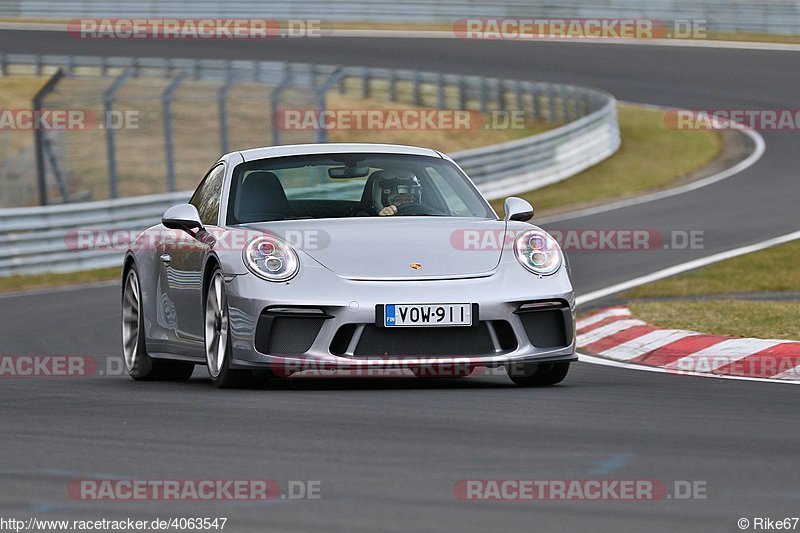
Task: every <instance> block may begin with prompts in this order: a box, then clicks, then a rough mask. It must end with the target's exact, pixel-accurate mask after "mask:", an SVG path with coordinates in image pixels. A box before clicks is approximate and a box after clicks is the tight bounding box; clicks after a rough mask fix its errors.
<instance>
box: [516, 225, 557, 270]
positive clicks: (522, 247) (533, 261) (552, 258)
mask: <svg viewBox="0 0 800 533" xmlns="http://www.w3.org/2000/svg"><path fill="white" fill-rule="evenodd" d="M514 251H515V253H516V255H517V260H518V261H519V262H520V263H522V266H524V267H525V268H527V269H528V270H530V271H531V272H533V273H534V274H539V275H540V276H546V275H548V274H552V273H554V272H555V271H556V270H558V269H559V267H561V263H562V262H563V258H562V255H561V248H560V247H559V246H558V243H557V242H556V240H555V239H554V238H553V237H552V236H550V234H549V233H547V232H545V231H542V230H540V229H533V230H528V231H524V232H522V233H520V234H519V235H517V239H516V240H515V241H514Z"/></svg>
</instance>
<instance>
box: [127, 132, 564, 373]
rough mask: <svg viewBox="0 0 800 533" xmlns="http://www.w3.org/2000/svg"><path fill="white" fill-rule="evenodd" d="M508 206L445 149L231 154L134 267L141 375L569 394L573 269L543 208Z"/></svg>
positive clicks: (134, 357)
mask: <svg viewBox="0 0 800 533" xmlns="http://www.w3.org/2000/svg"><path fill="white" fill-rule="evenodd" d="M504 211H505V213H504V216H503V217H499V216H498V215H497V214H496V213H495V211H494V210H493V209H492V207H491V205H490V204H489V203H488V202H487V201H486V200H485V199H484V198H483V196H482V195H481V194H480V192H479V191H478V189H477V187H476V186H475V185H474V183H473V182H472V181H471V180H470V178H469V177H468V176H467V175H466V174H465V172H464V171H463V170H462V169H461V168H460V167H459V166H458V165H457V164H456V163H455V162H454V161H453V160H452V159H451V158H450V157H448V156H446V155H444V154H442V153H440V152H438V151H436V150H431V149H425V148H416V147H410V146H395V145H381V144H308V145H294V146H277V147H268V148H257V149H252V150H243V151H238V152H232V153H229V154H226V155H224V156H222V158H221V159H219V161H218V162H217V163H216V164H215V165H214V166H213V167H212V168H211V170H209V172H208V173H207V174H206V176H205V177H204V178H203V180H202V181H201V182H200V184H199V186H198V187H197V190H196V191H195V192H194V194H193V195H192V197H191V200H190V201H189V203H187V204H182V205H177V206H174V207H171V208H170V209H168V210H167V211H166V213H164V216H163V218H162V219H161V223H160V224H158V225H155V226H153V227H151V228H149V229H146V230H145V231H143V232H142V233H141V234H139V235H138V237H137V238H136V239H135V241H134V242H132V243H131V246H130V247H129V249H128V250H127V252H126V254H125V259H124V266H123V277H122V341H123V353H124V359H125V367H126V369H127V372H128V374H129V375H130V376H131V377H132V378H134V379H136V380H154V379H162V380H163V379H172V380H184V379H189V378H190V377H191V375H192V372H193V369H194V367H195V365H206V366H207V367H208V373H209V374H210V376H211V380H212V382H213V383H214V384H215V385H216V386H218V387H221V388H228V387H237V386H242V385H245V384H248V383H252V382H254V380H257V381H259V382H262V383H270V382H272V380H274V379H280V378H285V377H288V376H289V375H291V374H293V373H297V372H308V371H311V370H316V371H319V372H320V374H322V375H329V374H330V373H333V374H335V373H336V372H347V371H354V370H365V369H366V370H369V371H373V370H381V369H398V368H399V369H402V371H403V372H405V373H406V374H408V371H410V372H411V373H413V374H415V375H417V376H419V377H423V376H426V375H437V376H443V375H452V376H454V377H455V376H464V375H468V374H469V373H470V372H471V371H472V370H474V369H475V368H477V367H484V368H490V369H498V371H500V372H502V371H503V370H502V369H505V371H506V372H507V373H508V376H509V377H510V378H511V380H512V381H513V382H514V383H516V384H518V385H521V386H542V385H553V384H555V383H558V382H560V381H562V380H563V379H564V377H565V376H566V375H567V372H568V370H569V366H570V363H571V362H572V361H575V360H576V356H575V319H574V309H575V302H574V294H573V289H572V284H571V280H570V272H569V265H568V264H567V261H566V258H565V256H564V254H563V252H562V251H561V249H560V247H559V246H558V243H557V242H556V241H555V240H554V239H553V237H552V236H551V235H549V234H548V233H547V232H545V231H543V230H542V229H541V228H539V227H537V226H534V225H532V224H531V223H529V222H528V221H529V220H530V219H531V218H532V217H533V207H532V206H531V205H530V204H529V203H528V202H527V201H525V200H522V199H520V198H514V197H511V198H507V199H506V200H505V203H504ZM443 368H449V369H451V370H452V369H454V368H456V369H461V371H455V372H452V373H451V374H448V373H447V372H437V369H439V370H441V369H443ZM325 372H328V373H327V374H326V373H325Z"/></svg>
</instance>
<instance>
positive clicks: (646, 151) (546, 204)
mask: <svg viewBox="0 0 800 533" xmlns="http://www.w3.org/2000/svg"><path fill="white" fill-rule="evenodd" d="M618 111H619V126H620V135H621V137H622V146H621V147H620V149H619V151H617V153H615V154H614V155H613V156H611V157H610V158H608V159H606V160H605V161H602V162H600V163H598V164H597V165H595V166H593V167H592V168H589V169H587V170H585V171H584V172H581V173H580V174H577V175H575V176H573V177H571V178H569V179H566V180H564V181H561V182H559V183H555V184H553V185H550V186H547V187H543V188H541V189H536V190H534V191H530V192H527V193H524V194H520V195H518V196H520V197H522V198H525V199H526V200H528V201H529V202H531V204H533V206H534V207H535V208H536V212H537V214H538V215H540V216H541V215H548V214H553V213H558V212H563V211H569V210H572V209H575V208H578V207H584V206H588V205H594V204H599V203H603V202H607V201H611V200H618V199H620V198H625V197H629V196H635V195H637V194H642V193H644V192H647V191H652V190H657V189H663V188H666V187H669V186H670V185H672V184H674V183H675V182H677V181H680V180H681V179H682V178H684V177H686V175H687V174H689V173H690V172H692V171H693V170H696V169H697V168H700V167H702V166H703V165H705V164H707V163H709V162H710V161H711V160H713V159H714V158H715V157H716V156H717V155H718V154H719V153H720V151H721V149H722V140H721V136H720V134H719V132H715V131H685V130H672V129H668V128H667V127H666V125H665V123H664V113H663V112H662V111H658V110H653V109H645V108H641V107H636V106H629V105H620V106H619V108H618ZM492 205H493V206H494V207H495V210H497V211H498V212H499V213H502V211H503V201H502V199H501V200H496V201H494V202H492Z"/></svg>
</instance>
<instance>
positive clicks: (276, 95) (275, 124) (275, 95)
mask: <svg viewBox="0 0 800 533" xmlns="http://www.w3.org/2000/svg"><path fill="white" fill-rule="evenodd" d="M292 78H293V76H292V66H291V64H289V63H284V64H283V79H282V80H281V81H280V83H279V84H278V85H276V86H275V89H273V90H272V94H271V95H270V106H271V109H270V123H271V124H272V144H273V145H278V144H280V143H281V130H280V127H279V122H280V120H279V118H278V116H277V111H278V107H279V104H280V100H281V94H283V91H285V90H286V89H287V88H288V87H289V85H291V83H292Z"/></svg>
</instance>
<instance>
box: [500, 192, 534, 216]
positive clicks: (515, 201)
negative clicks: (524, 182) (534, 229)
mask: <svg viewBox="0 0 800 533" xmlns="http://www.w3.org/2000/svg"><path fill="white" fill-rule="evenodd" d="M503 211H505V214H506V216H505V218H504V219H503V220H519V221H520V222H527V221H528V220H530V219H532V218H533V206H532V205H531V204H529V203H528V202H527V201H525V200H523V199H522V198H517V197H516V196H509V197H508V198H506V201H505V202H503Z"/></svg>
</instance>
